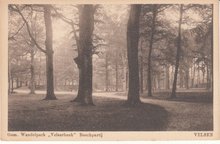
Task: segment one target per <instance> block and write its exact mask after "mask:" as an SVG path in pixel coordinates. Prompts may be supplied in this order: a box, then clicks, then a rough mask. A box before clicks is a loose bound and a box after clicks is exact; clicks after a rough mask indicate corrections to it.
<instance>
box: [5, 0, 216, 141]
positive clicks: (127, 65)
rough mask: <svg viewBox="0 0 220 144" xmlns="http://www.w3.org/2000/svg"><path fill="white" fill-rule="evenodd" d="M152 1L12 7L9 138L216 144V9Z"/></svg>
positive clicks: (9, 21)
mask: <svg viewBox="0 0 220 144" xmlns="http://www.w3.org/2000/svg"><path fill="white" fill-rule="evenodd" d="M147 2H148V1H145V2H143V3H135V2H134V3H121V4H117V3H74V2H73V3H62V4H60V3H39V2H38V3H30V4H28V3H16V2H15V3H8V4H7V22H5V23H7V28H8V29H7V34H6V35H5V37H6V36H7V47H6V48H5V49H6V51H7V68H6V69H7V78H6V79H7V80H6V82H5V84H6V87H7V96H6V97H7V101H6V105H7V112H6V113H7V114H6V117H7V118H6V119H7V122H6V124H7V125H6V126H7V127H6V129H7V130H6V131H7V132H8V133H7V134H6V135H7V137H9V139H10V138H11V139H13V138H15V139H16V137H17V138H19V137H22V138H23V139H25V138H32V139H36V140H37V138H38V137H42V138H43V137H44V138H45V137H46V138H59V137H62V138H71V139H74V138H75V137H77V138H80V139H81V140H83V139H84V138H85V139H87V138H89V139H93V138H96V139H99V138H100V140H101V139H102V138H103V139H104V138H105V133H106V135H107V133H108V134H109V133H114V134H116V133H117V132H120V133H121V132H122V133H125V134H128V135H129V133H135V134H136V136H137V135H138V134H143V133H144V134H145V135H146V134H148V133H155V132H164V133H168V132H182V133H184V132H193V133H192V134H191V137H193V136H194V137H195V138H197V139H198V138H207V139H213V138H214V137H215V138H216V135H215V133H213V132H214V129H215V127H216V126H218V125H217V124H215V120H214V116H215V111H214V107H215V100H216V99H215V97H216V96H217V95H216V94H218V93H216V92H215V91H214V90H216V86H215V85H216V82H217V83H218V81H219V79H216V78H215V76H216V73H215V68H216V69H218V62H217V63H216V62H214V58H216V54H215V52H216V53H217V54H218V51H214V50H215V49H217V47H216V46H218V45H216V44H215V43H216V40H217V39H218V38H217V34H215V31H214V30H216V25H214V23H215V21H216V22H217V21H218V19H217V18H216V17H215V15H216V14H215V15H214V11H215V10H216V9H217V8H216V6H214V2H216V1H210V3H196V1H191V2H190V3H162V2H161V3H158V1H157V2H156V3H152V2H151V3H147ZM214 7H215V8H214ZM214 64H215V65H214ZM216 64H217V65H216ZM217 72H218V71H217ZM214 73H215V74H214ZM218 75H219V74H218ZM215 81H216V82H215ZM218 100H219V99H218ZM218 104H219V103H218ZM218 109H219V105H218ZM216 118H219V116H218V117H216ZM218 120H219V119H218ZM66 132H67V133H66ZM218 132H219V129H218ZM218 134H219V133H218ZM145 135H143V136H141V137H140V139H147V137H145ZM134 136H135V135H133V137H134ZM127 138H128V139H131V138H132V137H130V138H129V136H127ZM217 138H219V136H218V137H217ZM108 139H109V137H108ZM110 139H125V138H124V137H119V138H110ZM133 139H136V138H133ZM150 139H152V137H151V138H150ZM164 139H166V138H164ZM186 139H187V138H186Z"/></svg>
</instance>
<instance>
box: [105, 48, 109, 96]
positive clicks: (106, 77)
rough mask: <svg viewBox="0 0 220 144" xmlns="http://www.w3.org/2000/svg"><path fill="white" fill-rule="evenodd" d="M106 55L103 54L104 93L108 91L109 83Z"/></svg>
mask: <svg viewBox="0 0 220 144" xmlns="http://www.w3.org/2000/svg"><path fill="white" fill-rule="evenodd" d="M108 77H109V74H108V54H107V52H106V54H105V91H106V92H107V91H109V81H108Z"/></svg>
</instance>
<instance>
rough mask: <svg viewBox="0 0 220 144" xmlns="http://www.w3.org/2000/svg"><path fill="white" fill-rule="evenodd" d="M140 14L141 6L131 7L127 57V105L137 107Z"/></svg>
mask: <svg viewBox="0 0 220 144" xmlns="http://www.w3.org/2000/svg"><path fill="white" fill-rule="evenodd" d="M140 13H141V5H131V10H130V16H129V19H128V25H127V55H128V70H129V89H128V99H127V104H128V105H129V106H133V105H137V104H139V103H140V95H139V68H138V41H139V18H140Z"/></svg>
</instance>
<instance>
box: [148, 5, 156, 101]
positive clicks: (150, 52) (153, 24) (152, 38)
mask: <svg viewBox="0 0 220 144" xmlns="http://www.w3.org/2000/svg"><path fill="white" fill-rule="evenodd" d="M152 12H153V20H152V25H151V36H150V46H149V53H148V72H147V74H148V77H147V85H148V96H149V97H151V96H152V75H151V72H152V70H151V55H152V50H153V43H154V33H155V22H156V17H157V6H156V5H153V11H152Z"/></svg>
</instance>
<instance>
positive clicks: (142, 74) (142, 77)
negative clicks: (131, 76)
mask: <svg viewBox="0 0 220 144" xmlns="http://www.w3.org/2000/svg"><path fill="white" fill-rule="evenodd" d="M140 44H141V45H140V50H141V51H140V52H141V56H140V93H143V92H144V65H143V55H142V54H143V41H142V40H141V42H140Z"/></svg>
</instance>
